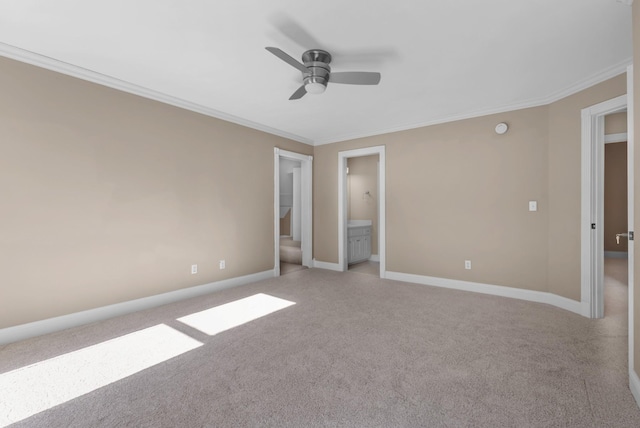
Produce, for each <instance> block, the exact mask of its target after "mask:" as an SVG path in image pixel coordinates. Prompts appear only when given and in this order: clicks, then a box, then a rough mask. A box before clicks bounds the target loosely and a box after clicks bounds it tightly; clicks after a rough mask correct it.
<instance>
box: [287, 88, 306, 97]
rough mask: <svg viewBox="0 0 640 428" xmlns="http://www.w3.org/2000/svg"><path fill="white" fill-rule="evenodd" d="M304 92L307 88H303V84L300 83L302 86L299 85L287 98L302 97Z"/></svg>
mask: <svg viewBox="0 0 640 428" xmlns="http://www.w3.org/2000/svg"><path fill="white" fill-rule="evenodd" d="M306 93H307V90H306V89H305V87H304V85H302V86H300V87H299V88H298V90H297V91H295V92H294V93H293V95H291V96H290V97H289V99H290V100H299V99H300V98H302V97H304V96H305V94H306Z"/></svg>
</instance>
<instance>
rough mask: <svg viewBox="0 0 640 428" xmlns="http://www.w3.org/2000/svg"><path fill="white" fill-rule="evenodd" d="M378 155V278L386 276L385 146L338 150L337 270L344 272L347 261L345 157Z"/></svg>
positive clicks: (346, 267)
mask: <svg viewBox="0 0 640 428" xmlns="http://www.w3.org/2000/svg"><path fill="white" fill-rule="evenodd" d="M370 155H378V161H379V162H378V193H379V196H378V254H379V256H380V278H385V277H386V271H387V267H386V263H387V262H386V261H387V244H386V223H387V221H386V210H385V208H386V175H385V169H386V167H385V165H386V154H385V146H374V147H366V148H363V149H355V150H346V151H342V152H338V270H339V271H341V272H346V271H347V269H348V263H347V254H348V252H347V239H346V236H347V206H348V203H347V159H349V158H356V157H361V156H370Z"/></svg>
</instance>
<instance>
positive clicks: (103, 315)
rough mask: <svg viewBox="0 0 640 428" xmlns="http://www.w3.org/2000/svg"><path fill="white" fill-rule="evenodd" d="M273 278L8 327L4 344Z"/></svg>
mask: <svg viewBox="0 0 640 428" xmlns="http://www.w3.org/2000/svg"><path fill="white" fill-rule="evenodd" d="M273 275H274V271H273V269H272V270H267V271H264V272H258V273H254V274H251V275H245V276H240V277H237V278H229V279H225V280H222V281H217V282H211V283H209V284H203V285H198V286H195V287H189V288H185V289H181V290H175V291H170V292H168V293H162V294H157V295H155V296H149V297H143V298H141V299H135V300H129V301H127V302H122V303H116V304H114V305H109V306H102V307H100V308H95V309H89V310H87V311H82V312H75V313H72V314H68V315H62V316H59V317H54V318H49V319H46V320H41V321H35V322H31V323H28V324H22V325H17V326H14V327H8V328H4V329H1V330H0V345H6V344H7V343H12V342H18V341H20V340H25V339H29V338H31V337H36V336H41V335H43V334H48V333H53V332H56V331H60V330H65V329H67V328H71V327H77V326H80V325H83V324H88V323H92V322H96V321H102V320H105V319H108V318H113V317H117V316H120V315H125V314H130V313H132V312H137V311H142V310H145V309H150V308H154V307H157V306H161V305H166V304H168V303H173V302H178V301H180V300H185V299H190V298H192V297H198V296H203V295H205V294H210V293H213V292H215V291H219V290H224V289H225V288H231V287H237V286H239V285H244V284H249V283H252V282H256V281H261V280H263V279H267V278H273Z"/></svg>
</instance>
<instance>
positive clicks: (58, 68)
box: [0, 43, 313, 145]
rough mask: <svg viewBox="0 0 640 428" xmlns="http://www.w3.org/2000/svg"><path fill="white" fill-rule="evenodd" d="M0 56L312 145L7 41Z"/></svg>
mask: <svg viewBox="0 0 640 428" xmlns="http://www.w3.org/2000/svg"><path fill="white" fill-rule="evenodd" d="M0 56H3V57H6V58H10V59H14V60H16V61H20V62H24V63H27V64H31V65H35V66H37V67H41V68H45V69H47V70H51V71H55V72H57V73H61V74H65V75H67V76H71V77H75V78H78V79H82V80H86V81H88V82H92V83H97V84H98V85H102V86H107V87H109V88H113V89H117V90H119V91H122V92H127V93H129V94H133V95H138V96H140V97H143V98H147V99H150V100H154V101H159V102H161V103H165V104H169V105H172V106H175V107H179V108H182V109H185V110H190V111H193V112H196V113H200V114H203V115H205V116H210V117H214V118H216V119H221V120H224V121H227V122H232V123H235V124H237V125H242V126H246V127H247V128H252V129H255V130H258V131H262V132H266V133H268V134H272V135H277V136H279V137H283V138H287V139H289V140H294V141H298V142H300V143H304V144H308V145H313V141H312V140H311V139H309V138H305V137H301V136H299V135H296V134H292V133H289V132H286V131H282V130H280V129H276V128H272V127H270V126H267V125H263V124H261V123H257V122H253V121H251V120H247V119H243V118H240V117H237V116H234V115H231V114H227V113H224V112H221V111H219V110H216V109H213V108H210V107H206V106H203V105H200V104H196V103H192V102H190V101H186V100H183V99H181V98H177V97H174V96H171V95H168V94H164V93H162V92H158V91H155V90H153V89H149V88H145V87H143V86H139V85H135V84H133V83H129V82H126V81H124V80H120V79H117V78H115V77H111V76H107V75H105V74H101V73H98V72H95V71H92V70H89V69H86V68H82V67H78V66H77V65H73V64H69V63H66V62H63V61H59V60H57V59H53V58H50V57H47V56H44V55H40V54H37V53H35V52H31V51H27V50H25V49H21V48H18V47H15V46H12V45H8V44H6V43H0Z"/></svg>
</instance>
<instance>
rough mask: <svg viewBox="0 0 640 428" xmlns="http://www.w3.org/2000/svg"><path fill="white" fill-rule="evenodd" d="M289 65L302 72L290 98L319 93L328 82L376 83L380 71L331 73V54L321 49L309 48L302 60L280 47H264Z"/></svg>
mask: <svg viewBox="0 0 640 428" xmlns="http://www.w3.org/2000/svg"><path fill="white" fill-rule="evenodd" d="M265 49H266V50H268V51H269V52H271V53H272V54H274V55H275V56H277V57H278V58H280V59H281V60H283V61H284V62H286V63H287V64H289V65H290V66H292V67H294V68H297V69H298V70H300V72H301V73H302V86H300V87H299V88H298V89H297V90H296V91H295V92H294V93H293V95H291V97H289V99H290V100H297V99H300V98H302V97H303V96H304V95H305V94H306V93H310V94H321V93H323V92H324V91H325V90H326V89H327V84H328V83H329V82H333V83H342V84H347V85H377V84H378V83H380V73H375V72H368V71H347V72H337V73H331V67H330V66H329V64H330V63H331V54H330V53H329V52H327V51H324V50H322V49H310V50H308V51H306V52H305V53H303V54H302V62H299V61H297V60H296V59H294V58H293V57H292V56H290V55H289V54H287V53H286V52H284V51H283V50H281V49H278V48H274V47H267V48H265Z"/></svg>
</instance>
